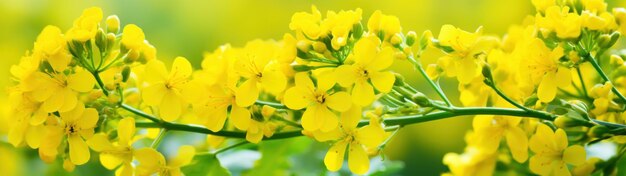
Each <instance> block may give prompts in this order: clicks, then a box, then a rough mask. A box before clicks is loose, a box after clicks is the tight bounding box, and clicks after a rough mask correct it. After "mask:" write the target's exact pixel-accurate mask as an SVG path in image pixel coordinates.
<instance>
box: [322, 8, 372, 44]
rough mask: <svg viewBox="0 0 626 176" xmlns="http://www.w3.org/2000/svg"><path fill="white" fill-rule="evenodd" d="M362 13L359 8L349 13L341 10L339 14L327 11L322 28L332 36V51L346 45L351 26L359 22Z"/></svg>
mask: <svg viewBox="0 0 626 176" xmlns="http://www.w3.org/2000/svg"><path fill="white" fill-rule="evenodd" d="M362 13H363V11H362V10H361V9H360V8H357V9H356V10H350V11H343V10H342V11H340V12H339V13H336V12H334V11H328V13H327V14H326V19H324V21H323V22H322V26H324V27H323V28H324V29H328V30H329V31H330V33H331V34H332V37H333V38H332V39H331V42H330V43H331V46H332V47H333V49H335V50H339V49H340V48H341V47H343V46H345V45H346V44H347V43H348V34H350V32H351V31H352V28H353V26H354V25H355V24H357V23H359V22H360V21H361V14H362Z"/></svg>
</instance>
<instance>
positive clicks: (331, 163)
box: [324, 140, 348, 172]
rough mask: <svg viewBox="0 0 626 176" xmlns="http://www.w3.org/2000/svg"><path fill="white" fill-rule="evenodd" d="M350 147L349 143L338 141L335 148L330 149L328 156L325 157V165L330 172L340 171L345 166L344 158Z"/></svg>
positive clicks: (334, 145)
mask: <svg viewBox="0 0 626 176" xmlns="http://www.w3.org/2000/svg"><path fill="white" fill-rule="evenodd" d="M347 147H348V141H345V140H341V141H337V142H336V143H335V144H333V146H331V147H330V149H328V152H326V156H324V165H326V169H328V170H329V171H333V172H335V171H338V170H339V169H341V165H343V158H344V157H345V153H346V148H347Z"/></svg>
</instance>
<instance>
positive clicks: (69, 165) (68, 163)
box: [63, 159, 76, 172]
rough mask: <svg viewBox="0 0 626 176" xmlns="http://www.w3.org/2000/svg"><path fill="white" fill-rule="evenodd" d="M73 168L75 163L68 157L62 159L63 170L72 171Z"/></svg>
mask: <svg viewBox="0 0 626 176" xmlns="http://www.w3.org/2000/svg"><path fill="white" fill-rule="evenodd" d="M75 168H76V165H74V164H73V163H72V162H71V161H70V160H69V159H64V160H63V169H65V171H68V172H72V171H74V169H75Z"/></svg>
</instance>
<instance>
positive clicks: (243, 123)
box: [185, 79, 252, 132]
mask: <svg viewBox="0 0 626 176" xmlns="http://www.w3.org/2000/svg"><path fill="white" fill-rule="evenodd" d="M229 82H231V84H228V85H222V84H216V85H213V86H207V85H203V84H201V83H198V81H194V82H193V83H191V84H190V85H189V87H188V88H187V89H186V90H185V94H187V95H186V96H188V97H189V96H196V97H197V98H198V97H199V99H195V100H193V101H192V105H193V110H194V112H195V113H196V114H197V115H198V117H199V118H200V122H201V123H202V124H204V125H205V126H206V127H207V128H208V129H209V130H211V131H215V132H216V131H220V130H222V128H223V127H224V123H225V122H226V116H227V114H228V109H229V107H230V119H231V121H230V122H231V123H232V124H233V125H235V127H237V128H238V129H240V130H246V129H248V127H249V125H250V123H251V121H252V119H251V115H250V111H249V110H248V109H247V108H244V107H241V106H239V105H237V103H236V96H235V89H236V87H235V85H234V84H235V82H234V80H232V79H231V81H229Z"/></svg>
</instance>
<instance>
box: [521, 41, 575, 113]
mask: <svg viewBox="0 0 626 176" xmlns="http://www.w3.org/2000/svg"><path fill="white" fill-rule="evenodd" d="M529 47H530V48H528V51H527V52H528V54H529V55H528V58H526V61H524V62H523V64H522V67H525V68H523V69H522V70H525V71H527V72H528V73H529V78H530V80H531V81H532V82H533V83H534V84H537V83H538V84H539V86H538V87H537V96H538V97H539V100H541V101H542V102H551V101H552V100H554V97H555V96H556V91H557V87H565V86H568V85H569V84H570V83H571V80H572V78H571V73H570V69H569V68H567V67H564V66H560V64H559V59H560V58H561V57H563V54H564V53H563V48H562V47H561V46H557V47H556V48H554V50H550V48H548V47H546V46H545V44H544V43H543V41H541V40H540V39H534V41H532V42H531V44H530V46H529Z"/></svg>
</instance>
